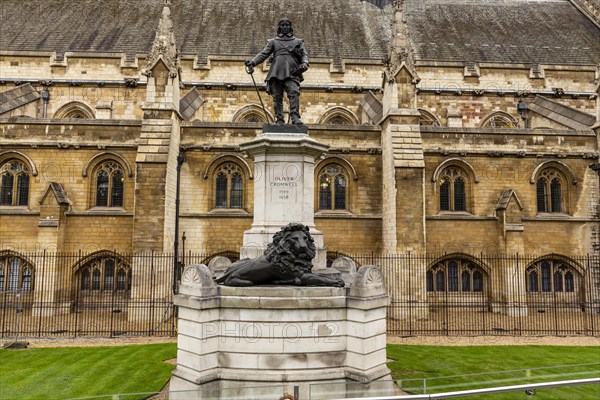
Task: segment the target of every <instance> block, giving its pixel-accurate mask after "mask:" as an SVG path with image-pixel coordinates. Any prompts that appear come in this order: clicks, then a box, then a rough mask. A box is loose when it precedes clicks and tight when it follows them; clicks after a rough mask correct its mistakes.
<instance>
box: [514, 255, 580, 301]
mask: <svg viewBox="0 0 600 400" xmlns="http://www.w3.org/2000/svg"><path fill="white" fill-rule="evenodd" d="M525 274H526V277H527V279H526V282H527V291H528V292H531V293H536V292H539V291H541V292H544V293H550V292H555V293H560V292H574V291H575V290H576V284H577V280H578V279H579V277H580V275H579V273H578V272H577V271H576V270H575V269H573V268H572V267H571V266H570V265H568V264H567V263H565V262H563V261H560V260H554V259H549V260H548V259H547V260H543V261H539V262H537V263H535V264H533V265H532V266H530V267H529V268H527V270H526V271H525ZM540 278H541V279H540Z"/></svg>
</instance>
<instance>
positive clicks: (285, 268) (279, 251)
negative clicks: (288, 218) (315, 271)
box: [265, 223, 317, 275]
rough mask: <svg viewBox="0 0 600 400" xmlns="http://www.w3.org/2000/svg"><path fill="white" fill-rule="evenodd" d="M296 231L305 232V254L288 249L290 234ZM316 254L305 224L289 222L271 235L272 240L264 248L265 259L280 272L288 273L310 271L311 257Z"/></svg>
mask: <svg viewBox="0 0 600 400" xmlns="http://www.w3.org/2000/svg"><path fill="white" fill-rule="evenodd" d="M296 231H303V232H304V233H306V238H307V243H306V246H307V248H308V250H307V252H306V254H302V255H299V254H293V252H292V250H291V249H290V239H289V238H290V235H291V234H292V233H294V232H296ZM316 254H317V248H316V246H315V240H314V239H313V237H312V236H311V235H310V232H309V229H308V227H307V226H305V225H302V224H298V223H290V224H288V225H286V226H285V227H283V228H282V229H281V230H280V231H279V232H277V233H276V234H275V235H274V236H273V241H272V242H271V243H269V245H268V246H267V249H266V250H265V256H266V257H267V260H268V261H269V262H270V263H272V264H273V266H274V267H275V268H276V269H277V270H278V271H280V272H282V273H284V274H286V275H289V274H293V275H299V274H300V273H301V272H302V273H306V272H311V271H312V259H313V258H315V255H316Z"/></svg>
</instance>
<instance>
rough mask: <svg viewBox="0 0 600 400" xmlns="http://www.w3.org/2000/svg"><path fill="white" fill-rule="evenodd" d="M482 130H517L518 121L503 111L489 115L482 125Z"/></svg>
mask: <svg viewBox="0 0 600 400" xmlns="http://www.w3.org/2000/svg"><path fill="white" fill-rule="evenodd" d="M481 127H482V128H511V129H512V128H517V127H518V123H517V121H516V120H515V119H514V118H513V117H512V116H511V115H510V114H507V113H504V112H501V111H498V112H494V113H492V114H490V115H488V116H487V117H486V118H485V119H484V120H483V122H482V123H481Z"/></svg>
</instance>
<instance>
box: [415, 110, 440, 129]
mask: <svg viewBox="0 0 600 400" xmlns="http://www.w3.org/2000/svg"><path fill="white" fill-rule="evenodd" d="M419 113H420V114H421V116H420V117H419V125H426V126H440V122H439V121H438V119H437V118H436V117H435V115H433V114H432V113H430V112H429V111H425V110H421V109H419Z"/></svg>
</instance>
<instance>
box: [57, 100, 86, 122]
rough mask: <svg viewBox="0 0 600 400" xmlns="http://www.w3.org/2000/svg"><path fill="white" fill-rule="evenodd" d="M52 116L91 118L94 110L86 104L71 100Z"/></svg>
mask: <svg viewBox="0 0 600 400" xmlns="http://www.w3.org/2000/svg"><path fill="white" fill-rule="evenodd" d="M54 118H74V119H93V118H95V117H94V112H93V111H92V109H91V108H90V107H88V106H87V105H86V104H84V103H81V102H78V101H73V102H71V103H67V104H65V105H64V106H62V107H61V108H60V109H59V110H58V111H56V113H54Z"/></svg>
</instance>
